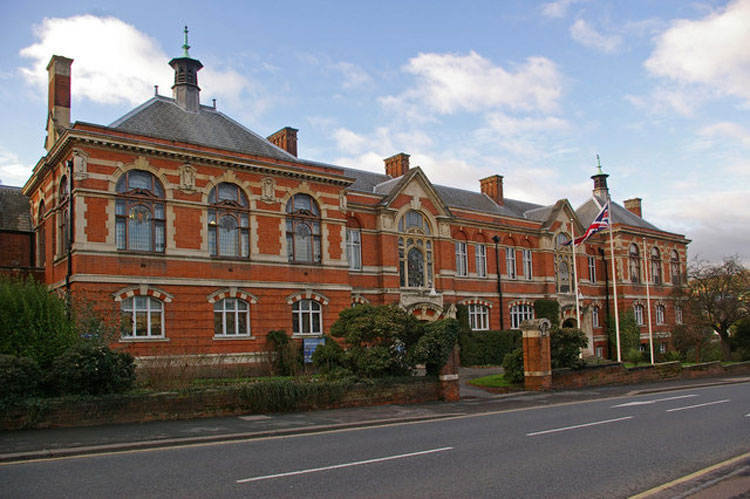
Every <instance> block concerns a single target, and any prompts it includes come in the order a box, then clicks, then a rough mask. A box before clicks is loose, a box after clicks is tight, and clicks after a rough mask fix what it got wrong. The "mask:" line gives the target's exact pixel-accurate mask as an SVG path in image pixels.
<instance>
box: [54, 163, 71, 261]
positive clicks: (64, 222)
mask: <svg viewBox="0 0 750 499" xmlns="http://www.w3.org/2000/svg"><path fill="white" fill-rule="evenodd" d="M69 188H70V186H69V185H68V177H66V176H65V175H63V177H62V178H61V179H60V187H59V199H58V201H59V202H58V209H57V220H58V229H59V230H58V232H57V234H58V237H59V243H58V245H57V248H58V254H60V255H65V254H67V252H68V248H69V247H70V220H69V216H70V207H69V206H68V202H69V201H70V190H69Z"/></svg>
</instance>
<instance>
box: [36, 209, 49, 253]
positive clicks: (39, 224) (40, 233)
mask: <svg viewBox="0 0 750 499" xmlns="http://www.w3.org/2000/svg"><path fill="white" fill-rule="evenodd" d="M44 215H45V212H44V201H41V202H39V211H38V213H37V217H36V247H37V251H38V256H37V260H36V262H37V263H36V266H37V267H44V265H45V264H46V262H47V244H46V243H47V234H46V233H45V231H44Z"/></svg>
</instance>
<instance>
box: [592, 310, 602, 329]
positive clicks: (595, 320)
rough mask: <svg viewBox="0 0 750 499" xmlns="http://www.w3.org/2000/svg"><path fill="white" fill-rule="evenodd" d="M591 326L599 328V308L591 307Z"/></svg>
mask: <svg viewBox="0 0 750 499" xmlns="http://www.w3.org/2000/svg"><path fill="white" fill-rule="evenodd" d="M591 326H592V327H599V326H600V324H599V307H596V306H594V307H591Z"/></svg>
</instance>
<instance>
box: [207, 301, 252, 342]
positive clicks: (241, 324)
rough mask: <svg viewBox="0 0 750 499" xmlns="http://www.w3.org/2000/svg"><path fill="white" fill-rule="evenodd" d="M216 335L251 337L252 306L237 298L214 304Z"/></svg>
mask: <svg viewBox="0 0 750 499" xmlns="http://www.w3.org/2000/svg"><path fill="white" fill-rule="evenodd" d="M214 335H216V336H250V305H248V303H247V302H246V301H244V300H239V299H237V298H225V299H223V300H219V301H217V302H216V303H214Z"/></svg>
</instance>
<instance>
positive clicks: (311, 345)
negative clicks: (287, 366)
mask: <svg viewBox="0 0 750 499" xmlns="http://www.w3.org/2000/svg"><path fill="white" fill-rule="evenodd" d="M325 342H326V339H325V338H305V339H304V340H302V343H303V348H304V352H305V364H312V354H313V352H314V351H315V349H316V348H318V345H322V344H323V343H325Z"/></svg>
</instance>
